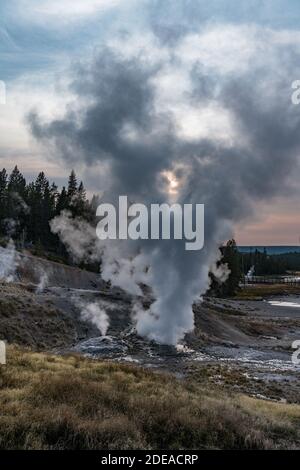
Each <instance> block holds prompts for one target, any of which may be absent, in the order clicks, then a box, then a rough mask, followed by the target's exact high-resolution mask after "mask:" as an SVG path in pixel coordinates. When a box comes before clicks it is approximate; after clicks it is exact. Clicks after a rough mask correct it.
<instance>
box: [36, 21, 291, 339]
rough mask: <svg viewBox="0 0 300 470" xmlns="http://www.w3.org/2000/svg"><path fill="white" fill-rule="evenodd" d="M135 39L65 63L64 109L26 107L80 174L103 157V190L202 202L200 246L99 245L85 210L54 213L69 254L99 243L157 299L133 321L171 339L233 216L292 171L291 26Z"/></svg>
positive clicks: (246, 212) (189, 323)
mask: <svg viewBox="0 0 300 470" xmlns="http://www.w3.org/2000/svg"><path fill="white" fill-rule="evenodd" d="M139 39H140V40H139V41H137V40H136V38H135V37H129V38H128V39H127V40H125V39H124V38H122V40H120V41H119V42H118V39H115V40H114V41H110V44H109V46H104V47H103V48H102V49H100V51H99V52H98V55H97V56H96V58H94V59H91V60H90V62H88V63H85V64H81V65H80V66H78V68H75V70H74V69H73V71H72V73H73V85H72V89H73V92H75V93H76V94H77V102H76V105H75V106H74V107H72V106H70V108H69V110H68V111H67V113H66V115H65V117H64V118H63V119H57V120H53V121H52V122H48V123H46V122H42V121H41V119H40V117H39V115H38V114H36V113H32V114H31V115H30V116H29V122H30V125H31V129H32V132H33V134H34V136H35V137H36V139H38V140H39V141H40V142H41V143H44V144H45V145H46V146H47V147H50V148H54V149H55V153H56V154H59V156H60V158H62V159H63V161H64V162H66V163H67V164H68V165H72V166H74V165H76V164H80V166H81V167H82V166H83V167H85V168H86V174H87V175H88V174H89V172H90V168H92V169H93V171H94V172H96V171H97V169H99V168H102V170H101V171H100V172H99V181H100V182H101V185H102V186H101V188H99V189H101V190H103V189H104V190H105V193H104V196H103V199H105V202H114V201H115V200H116V198H117V197H118V196H119V195H121V194H125V195H128V197H129V198H130V199H131V200H133V201H136V202H141V203H145V204H149V203H162V202H170V201H172V202H178V203H182V204H184V203H194V204H196V203H203V204H205V213H206V216H205V247H204V249H203V250H201V251H199V252H187V251H185V246H184V245H185V244H184V241H181V240H174V241H170V242H166V241H163V242H159V241H141V240H139V241H136V242H132V241H128V242H125V241H122V242H115V243H113V242H109V243H106V244H105V243H102V244H100V243H98V242H97V241H95V240H94V238H95V236H94V234H93V233H92V231H91V230H90V228H89V227H87V226H86V227H85V229H84V230H82V222H81V226H78V225H77V230H76V231H75V233H74V231H73V230H72V229H70V227H72V226H73V227H74V224H75V225H76V222H75V221H71V220H70V218H68V217H67V216H66V214H64V215H62V216H61V217H59V218H58V219H55V221H54V222H53V223H52V229H53V230H54V231H55V232H56V233H60V235H61V237H62V240H63V241H64V242H65V243H67V244H68V245H69V247H70V249H72V250H73V251H74V253H75V254H76V256H79V257H80V256H83V257H84V256H95V257H99V254H100V253H101V256H102V271H103V275H104V276H105V278H106V279H110V280H111V281H112V283H113V284H115V285H120V286H122V287H123V288H125V289H127V290H128V291H130V292H132V293H139V283H140V282H147V284H148V285H150V286H151V287H152V290H153V293H154V296H155V299H156V300H155V301H154V303H153V304H152V305H151V308H150V309H149V310H147V311H144V310H143V309H142V308H141V307H139V306H136V308H135V310H136V314H137V329H138V332H139V333H140V334H142V335H146V336H148V337H149V338H151V339H154V340H156V341H158V342H161V343H170V344H176V343H178V341H179V340H180V339H181V338H182V337H183V336H184V334H185V333H186V332H187V331H190V330H192V329H193V326H194V320H193V312H192V303H193V301H194V300H195V299H196V298H199V296H201V295H202V294H203V293H205V291H206V290H207V289H208V287H209V276H208V273H209V270H210V269H211V267H212V266H214V265H216V262H217V260H218V259H219V256H220V253H219V249H218V247H219V245H220V243H222V242H223V241H225V240H226V239H228V238H230V237H232V235H233V226H234V223H235V222H237V221H241V220H243V219H246V218H249V217H250V216H251V214H253V209H254V207H255V206H256V204H257V203H258V202H259V201H260V200H267V199H270V198H272V197H273V196H274V195H277V194H278V193H279V192H280V191H282V192H283V193H284V191H286V190H287V188H288V187H291V186H289V185H292V184H293V182H292V180H291V173H292V172H291V170H292V169H293V170H294V171H293V173H295V169H296V168H298V155H299V148H300V134H299V125H300V112H299V110H298V109H297V107H295V106H293V105H292V104H291V100H290V83H291V77H294V76H296V75H297V69H296V67H295V63H296V62H297V61H296V60H295V58H297V57H298V55H299V39H298V36H296V37H295V38H294V37H291V36H289V35H286V34H284V33H283V32H280V31H279V32H278V31H277V32H276V31H271V30H265V29H263V28H260V27H255V26H248V25H242V26H233V25H225V26H224V25H215V26H207V25H206V26H205V27H203V28H201V29H200V30H199V31H197V32H196V31H195V29H193V31H189V30H188V29H186V28H185V30H182V31H180V35H178V37H173V39H172V41H166V40H163V39H162V37H161V36H159V35H157V36H156V35H155V34H154V33H153V31H151V30H150V29H149V31H148V32H145V34H143V37H142V38H141V36H139ZM262 45H263V46H262ZM279 70H280V73H279V72H278V71H279ZM274 77H276V79H275V78H274ZM103 168H104V169H105V179H103ZM164 175H171V177H169V181H170V178H171V181H173V184H170V183H168V181H166V178H165V176H164ZM101 178H102V179H101ZM174 181H175V183H174ZM90 246H92V247H93V250H92V253H93V254H92V255H91V254H88V255H87V251H88V250H89V251H90ZM87 247H89V249H88V248H87Z"/></svg>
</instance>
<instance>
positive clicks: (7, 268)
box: [0, 240, 19, 282]
mask: <svg viewBox="0 0 300 470" xmlns="http://www.w3.org/2000/svg"><path fill="white" fill-rule="evenodd" d="M18 263H19V254H18V252H17V251H16V249H15V245H14V242H13V241H12V240H10V241H9V243H8V245H7V246H6V248H2V247H0V279H2V280H4V281H6V282H13V281H14V280H15V277H16V270H17V266H18Z"/></svg>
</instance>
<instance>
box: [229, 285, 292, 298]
mask: <svg viewBox="0 0 300 470" xmlns="http://www.w3.org/2000/svg"><path fill="white" fill-rule="evenodd" d="M289 294H291V295H294V294H295V295H299V294H300V285H298V284H295V285H289V284H252V285H249V286H245V287H243V288H242V289H240V291H239V292H238V293H237V294H236V296H235V298H236V299H237V300H238V299H241V300H261V299H262V298H264V297H268V296H271V295H289Z"/></svg>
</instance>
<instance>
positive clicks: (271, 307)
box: [0, 255, 300, 403]
mask: <svg viewBox="0 0 300 470" xmlns="http://www.w3.org/2000/svg"><path fill="white" fill-rule="evenodd" d="M8 280H9V281H10V282H7V281H8ZM255 289H256V288H255ZM250 294H251V295H250V296H248V297H247V295H245V293H243V292H242V295H241V296H240V298H236V299H216V298H205V299H204V300H203V302H200V299H199V302H197V303H195V305H194V313H195V330H194V332H193V333H191V334H188V335H186V337H185V339H184V341H182V344H180V345H178V346H177V347H176V348H175V347H171V346H162V345H157V344H155V343H154V342H151V341H147V340H146V339H144V338H141V337H139V336H138V335H137V334H136V331H135V329H134V324H133V322H132V318H131V310H132V308H131V307H132V300H133V299H132V298H131V297H130V296H129V295H127V294H125V293H124V292H122V291H120V290H118V289H110V288H109V286H108V285H107V284H105V283H104V282H102V281H101V279H100V277H99V276H98V275H97V274H94V273H91V272H87V271H84V270H80V269H78V268H74V267H70V266H66V265H62V264H60V263H55V262H50V261H47V260H44V259H41V258H37V257H33V256H31V255H20V259H19V262H18V267H17V269H16V273H15V276H14V281H12V279H11V278H10V279H6V280H2V281H1V284H0V339H4V340H6V341H7V342H8V343H9V344H19V345H21V346H26V347H30V348H31V349H34V350H39V351H49V352H54V353H57V354H60V355H65V354H68V353H70V352H71V353H78V354H80V355H85V356H88V357H90V358H95V359H103V360H109V361H115V362H122V363H133V364H136V365H141V366H143V367H144V368H148V369H154V370H157V371H159V372H160V373H164V372H169V373H171V374H174V375H175V376H176V377H177V378H179V379H184V378H193V380H197V381H199V382H205V383H209V384H210V383H211V384H215V385H218V386H221V387H222V388H223V389H225V390H229V391H230V392H233V391H234V392H242V393H244V394H247V395H249V396H254V397H257V398H261V399H264V400H268V401H277V402H287V403H299V402H300V365H296V364H294V363H293V361H292V354H293V349H292V343H293V342H294V341H295V340H300V292H299V295H297V293H295V292H294V293H286V292H280V293H279V294H278V292H277V295H276V296H269V295H259V296H256V295H253V294H254V291H253V292H250ZM149 301H150V299H149V298H147V296H145V299H144V302H149ZM99 312H100V317H99ZM101 312H102V313H101ZM103 312H105V313H106V315H107V316H108V318H106V315H105V314H104V315H103ZM99 318H100V320H99ZM100 330H101V331H100Z"/></svg>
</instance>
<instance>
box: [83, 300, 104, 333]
mask: <svg viewBox="0 0 300 470" xmlns="http://www.w3.org/2000/svg"><path fill="white" fill-rule="evenodd" d="M80 308H81V317H82V319H83V320H85V321H89V322H91V323H93V325H95V326H96V327H97V328H98V330H99V331H100V333H101V335H102V336H105V335H106V333H107V330H108V327H109V317H108V315H107V313H106V312H105V310H104V309H103V308H101V307H100V306H99V305H98V303H97V302H91V303H87V304H83V303H81V304H80Z"/></svg>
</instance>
